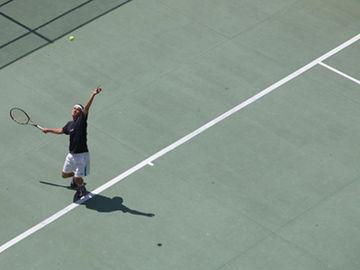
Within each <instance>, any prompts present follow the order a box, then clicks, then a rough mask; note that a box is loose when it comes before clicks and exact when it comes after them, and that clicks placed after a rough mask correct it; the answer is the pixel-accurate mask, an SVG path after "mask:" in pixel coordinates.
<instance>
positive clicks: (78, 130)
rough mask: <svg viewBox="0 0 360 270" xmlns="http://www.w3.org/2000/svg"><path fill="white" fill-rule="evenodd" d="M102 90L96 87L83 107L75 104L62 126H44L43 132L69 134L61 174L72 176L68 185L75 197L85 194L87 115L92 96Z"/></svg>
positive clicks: (88, 160)
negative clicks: (69, 119)
mask: <svg viewBox="0 0 360 270" xmlns="http://www.w3.org/2000/svg"><path fill="white" fill-rule="evenodd" d="M101 91H102V89H101V88H100V87H97V88H96V89H95V90H94V91H93V92H92V93H91V95H90V98H89V100H88V101H87V103H86V105H85V107H84V106H82V105H81V104H75V105H74V107H73V108H72V110H71V116H72V121H69V122H67V123H66V125H65V126H64V127H63V128H44V129H43V132H44V133H53V134H66V135H69V136H70V143H69V153H68V154H67V156H66V158H65V162H64V166H63V170H62V173H61V176H62V177H63V178H69V177H72V179H73V180H72V182H71V184H70V186H71V187H72V188H74V189H76V197H77V199H80V198H81V197H82V196H85V195H86V188H85V183H84V179H83V177H85V176H87V175H89V169H90V157H89V150H88V147H87V137H86V136H87V117H88V113H89V109H90V107H91V104H92V102H93V100H94V97H95V96H96V95H97V94H99V93H100V92H101Z"/></svg>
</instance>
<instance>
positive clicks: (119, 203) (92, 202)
mask: <svg viewBox="0 0 360 270" xmlns="http://www.w3.org/2000/svg"><path fill="white" fill-rule="evenodd" d="M39 182H40V183H41V184H45V185H49V186H53V187H61V188H66V189H70V190H73V188H71V187H70V186H69V185H59V184H55V183H51V182H46V181H39ZM85 197H86V198H83V199H81V200H80V201H79V200H78V199H77V198H76V193H75V194H74V198H73V202H76V203H81V204H83V205H85V206H86V208H88V209H91V210H96V211H98V212H100V213H109V212H115V211H121V212H123V213H128V214H132V215H138V216H145V217H153V216H155V214H153V213H145V212H141V211H139V210H135V209H131V208H129V207H128V206H126V205H124V200H123V198H121V197H118V196H115V197H113V198H109V197H106V196H103V195H100V194H97V195H94V194H92V193H88V194H87V196H85Z"/></svg>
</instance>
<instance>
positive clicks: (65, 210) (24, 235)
mask: <svg viewBox="0 0 360 270" xmlns="http://www.w3.org/2000/svg"><path fill="white" fill-rule="evenodd" d="M359 39H360V33H359V34H357V35H356V36H354V37H352V38H351V39H349V40H347V41H345V42H343V43H342V44H340V45H339V46H337V47H336V48H334V49H332V50H330V51H329V52H327V53H325V54H323V55H322V56H320V57H318V58H316V59H315V60H313V61H311V62H310V63H308V64H307V65H305V66H303V67H301V68H299V69H297V70H296V71H294V72H292V73H291V74H289V75H287V76H286V77H284V78H282V79H280V80H279V81H277V82H275V83H273V84H272V85H270V86H269V87H267V88H265V89H264V90H262V91H260V92H259V93H257V94H255V95H254V96H252V97H250V98H249V99H247V100H245V101H243V102H241V103H240V104H238V105H237V106H235V107H233V108H232V109H230V110H228V111H226V112H225V113H223V114H221V115H220V116H218V117H216V118H214V119H213V120H211V121H209V122H207V123H206V124H205V125H203V126H201V127H200V128H198V129H196V130H194V131H193V132H191V133H189V134H187V135H185V136H184V137H182V138H180V139H179V140H177V141H175V142H174V143H172V144H170V145H168V146H167V147H165V148H163V149H162V150H160V151H158V152H156V153H155V154H153V155H152V156H150V157H148V158H147V159H145V160H143V161H141V162H140V163H138V164H137V165H135V166H133V167H131V168H130V169H128V170H126V171H125V172H123V173H121V174H119V175H118V176H116V177H114V178H113V179H111V180H109V181H108V182H106V183H105V184H103V185H101V186H100V187H98V188H96V189H95V190H94V191H92V192H90V193H89V194H87V195H86V196H85V197H83V198H81V199H80V200H78V201H76V202H74V203H71V204H69V205H68V206H66V207H65V208H63V209H61V210H60V211H58V212H56V213H55V214H53V215H52V216H50V217H48V218H46V219H44V220H43V221H41V222H40V223H38V224H37V225H35V226H33V227H31V228H30V229H28V230H26V231H25V232H23V233H21V234H19V235H18V236H16V237H14V238H13V239H11V240H9V241H7V242H6V243H4V244H2V245H1V246H0V254H1V253H2V252H4V251H5V250H7V249H9V248H10V247H12V246H14V245H15V244H17V243H18V242H20V241H22V240H23V239H25V238H27V237H28V236H30V235H32V234H34V233H35V232H37V231H39V230H40V229H42V228H44V227H45V226H47V225H49V224H51V223H52V222H54V221H55V220H57V219H59V218H60V217H62V216H63V215H65V214H66V213H68V212H70V211H71V210H73V209H75V208H76V207H78V206H79V205H81V204H82V203H83V202H85V201H87V200H89V199H91V198H92V197H93V196H95V195H97V194H99V193H101V192H102V191H104V190H106V189H108V188H110V187H111V186H113V185H115V184H117V183H118V182H120V181H122V180H123V179H125V178H126V177H127V176H129V175H131V174H133V173H135V172H136V171H138V170H140V169H141V168H143V167H145V166H147V165H149V164H150V163H152V164H153V163H154V161H155V160H156V159H158V158H160V157H162V156H164V155H165V154H167V153H168V152H170V151H172V150H174V149H175V148H177V147H179V146H180V145H182V144H184V143H186V142H187V141H189V140H191V139H192V138H194V137H196V136H197V135H199V134H201V133H202V132H204V131H206V130H207V129H209V128H210V127H212V126H214V125H216V124H217V123H219V122H221V121H223V120H225V119H226V118H228V117H229V116H231V115H233V114H234V113H236V112H237V111H239V110H241V109H243V108H245V107H246V106H248V105H250V104H251V103H253V102H255V101H257V100H258V99H260V98H262V97H263V96H265V95H267V94H269V93H271V92H272V91H274V90H276V89H277V88H279V87H280V86H282V85H284V84H285V83H287V82H289V81H291V80H293V79H295V78H296V77H298V76H300V75H301V74H303V73H305V72H306V71H308V70H309V69H311V68H313V67H314V66H316V65H318V64H319V63H321V62H322V61H324V60H325V59H327V58H329V57H331V56H332V55H334V54H336V53H338V52H339V51H341V50H343V49H345V48H346V47H348V46H350V45H351V44H353V43H355V42H357V41H358V40H359Z"/></svg>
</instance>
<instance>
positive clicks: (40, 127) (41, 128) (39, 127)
mask: <svg viewBox="0 0 360 270" xmlns="http://www.w3.org/2000/svg"><path fill="white" fill-rule="evenodd" d="M34 127H37V128H38V129H40V130H41V131H43V130H44V128H43V127H42V126H39V125H34Z"/></svg>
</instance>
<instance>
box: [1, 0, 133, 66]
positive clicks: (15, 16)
mask: <svg viewBox="0 0 360 270" xmlns="http://www.w3.org/2000/svg"><path fill="white" fill-rule="evenodd" d="M131 1H132V0H107V1H103V0H87V1H81V0H73V1H53V0H41V1H38V2H40V3H37V5H35V4H34V1H14V0H7V1H6V0H0V29H1V30H2V32H1V35H0V69H2V68H4V67H7V66H8V65H10V64H12V63H14V62H16V61H17V60H19V59H21V58H23V57H25V56H27V55H29V54H31V53H33V52H35V51H37V50H38V49H40V48H43V47H44V46H46V45H48V44H51V43H52V42H54V41H56V40H58V39H59V38H61V37H63V36H65V35H67V34H69V33H70V32H72V31H75V30H76V29H79V28H81V27H83V26H85V25H86V24H88V23H90V22H92V21H94V20H96V19H98V18H100V17H102V16H104V15H105V14H107V13H109V12H111V11H113V10H115V9H117V8H119V7H121V6H122V5H124V4H126V3H129V2H131Z"/></svg>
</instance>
